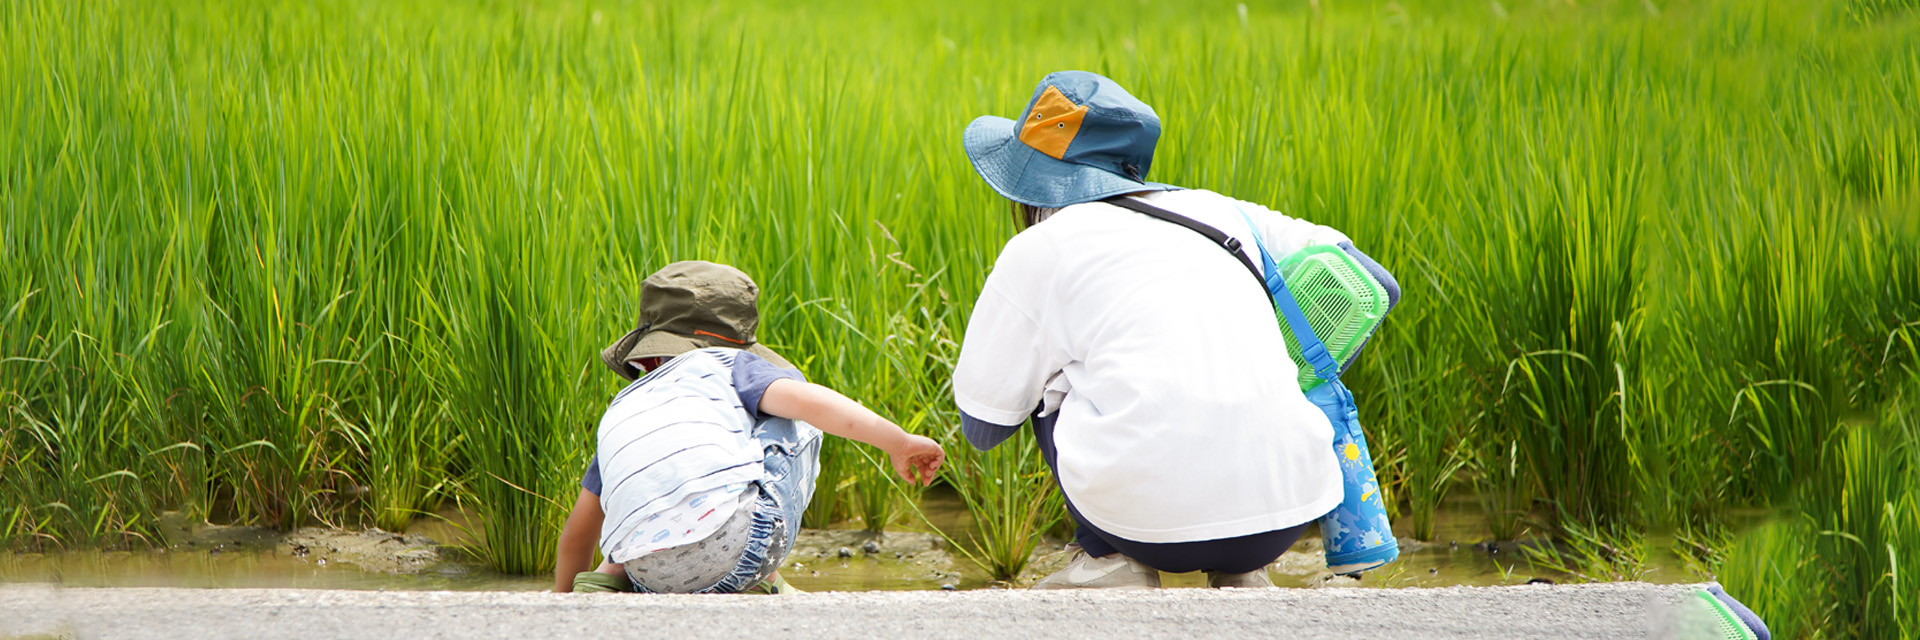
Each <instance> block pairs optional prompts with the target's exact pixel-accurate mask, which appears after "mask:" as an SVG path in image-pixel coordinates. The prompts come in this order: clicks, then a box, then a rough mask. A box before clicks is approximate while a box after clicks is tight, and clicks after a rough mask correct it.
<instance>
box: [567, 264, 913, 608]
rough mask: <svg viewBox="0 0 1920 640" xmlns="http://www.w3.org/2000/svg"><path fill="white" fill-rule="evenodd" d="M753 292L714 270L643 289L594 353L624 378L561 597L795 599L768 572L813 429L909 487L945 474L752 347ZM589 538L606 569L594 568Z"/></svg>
mask: <svg viewBox="0 0 1920 640" xmlns="http://www.w3.org/2000/svg"><path fill="white" fill-rule="evenodd" d="M757 295H758V287H756V286H755V285H754V284H753V281H752V280H751V279H749V278H747V275H746V274H745V273H741V272H740V271H739V270H738V269H734V268H732V267H728V266H725V265H719V264H714V263H711V262H698V261H689V262H676V263H673V264H670V265H667V266H666V267H665V268H662V269H661V270H660V271H658V272H655V273H654V274H653V275H651V276H648V277H647V279H646V281H645V282H644V283H642V288H641V294H640V328H638V329H635V330H634V331H632V332H630V333H628V334H627V335H626V336H624V337H622V338H621V339H620V340H619V341H617V342H615V343H614V344H613V345H612V346H610V347H608V348H607V349H606V351H604V352H602V353H601V359H602V360H604V361H605V362H606V363H607V366H608V367H611V368H612V369H613V370H614V372H615V373H618V374H620V376H621V377H623V378H626V379H629V380H634V382H633V383H632V384H629V385H628V386H627V387H626V388H625V389H622V390H621V391H620V392H619V394H617V395H615V396H614V398H613V400H612V402H610V403H609V404H608V406H607V412H606V414H605V415H604V416H603V417H602V418H601V421H600V428H599V432H598V437H597V442H596V445H597V447H598V448H597V453H596V454H595V456H594V460H593V462H592V463H591V464H590V465H589V466H588V467H587V471H586V474H585V477H584V478H583V479H582V480H581V482H580V495H579V498H578V499H577V500H576V502H575V503H574V507H573V512H572V513H571V514H569V515H568V517H567V523H566V526H565V528H564V529H562V531H561V533H560V543H559V547H558V549H557V550H556V552H555V556H556V558H555V568H554V590H555V591H561V592H566V591H637V592H643V593H736V592H741V591H747V590H750V589H759V590H765V591H770V592H774V593H785V592H791V591H792V590H793V589H792V587H791V586H788V585H787V584H786V583H785V581H783V580H781V579H780V577H779V573H778V571H777V570H778V569H779V567H780V563H781V561H782V560H784V559H785V558H786V555H787V553H788V552H789V551H791V550H792V549H793V543H794V539H795V538H796V536H798V534H799V529H800V514H801V513H803V512H805V511H806V508H807V503H808V501H809V500H811V499H812V497H813V482H814V478H815V477H816V476H817V475H818V468H817V462H818V458H819V455H820V438H821V435H820V432H821V431H825V432H826V433H828V434H832V435H836V436H840V437H844V438H851V439H854V440H858V441H860V442H864V443H867V444H870V445H873V446H876V447H879V448H880V449H881V450H882V451H885V452H886V453H887V455H888V456H889V457H890V458H891V461H892V463H893V466H894V469H895V471H896V472H898V473H899V474H900V476H901V477H903V478H906V479H907V480H908V481H910V482H916V483H921V484H925V483H929V482H931V481H932V480H933V477H934V475H935V474H936V473H938V472H939V470H940V465H941V464H942V463H943V462H944V461H945V452H943V451H941V449H940V445H938V444H935V443H934V442H933V441H932V440H929V439H927V438H925V437H921V436H916V435H912V434H908V433H906V432H905V431H902V430H901V429H900V427H899V426H898V425H895V424H894V423H892V422H890V421H888V420H887V419H886V418H882V417H880V416H879V415H878V414H875V413H874V412H873V411H871V410H868V409H867V408H865V407H863V406H861V405H859V404H858V403H856V402H854V401H852V400H850V399H848V398H847V397H846V396H843V395H840V394H839V393H836V392H834V391H833V390H831V389H828V388H826V387H823V386H820V385H817V384H812V383H809V382H807V381H806V380H805V378H803V377H802V376H801V375H800V372H799V371H796V370H794V368H793V366H792V365H791V364H788V363H787V361H786V360H785V359H783V358H781V357H780V356H779V355H777V354H775V353H773V351H772V350H769V349H767V348H766V347H765V346H763V345H760V344H759V343H757V342H756V341H755V340H754V330H755V328H756V327H757V325H758V324H759V312H758V310H757V309H756V308H755V306H754V305H755V299H756V297H757ZM636 378H638V379H637V380H635V379H636ZM816 427H817V429H816ZM596 542H597V543H598V545H599V549H600V551H601V552H602V554H603V555H604V556H605V561H604V562H603V563H601V564H600V566H599V567H598V568H597V569H592V570H589V566H588V565H589V563H590V562H591V561H592V558H593V551H594V546H595V543H596Z"/></svg>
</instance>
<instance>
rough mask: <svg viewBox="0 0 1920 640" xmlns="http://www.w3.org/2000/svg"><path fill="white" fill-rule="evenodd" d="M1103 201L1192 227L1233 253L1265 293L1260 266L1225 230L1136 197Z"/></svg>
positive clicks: (1265, 285) (1264, 280)
mask: <svg viewBox="0 0 1920 640" xmlns="http://www.w3.org/2000/svg"><path fill="white" fill-rule="evenodd" d="M1103 202H1106V203H1107V204H1110V205H1113V206H1116V207H1120V208H1123V209H1131V210H1134V211H1138V212H1140V213H1144V214H1147V215H1148V216H1151V217H1155V218H1159V219H1161V220H1165V221H1167V222H1171V223H1174V224H1177V225H1180V226H1182V227H1186V228H1188V229H1192V230H1193V232H1194V233H1198V234H1200V235H1203V236H1206V237H1207V239H1208V240H1212V241H1213V243H1214V244H1217V245H1220V248H1222V249H1226V250H1227V253H1231V254H1233V257H1234V259H1236V260H1239V261H1240V264H1241V266H1244V267H1246V268H1247V273H1250V274H1253V280H1254V282H1258V283H1260V292H1261V293H1266V291H1267V279H1266V278H1263V277H1261V276H1260V268H1259V267H1256V266H1253V260H1252V259H1249V258H1247V254H1246V252H1243V251H1241V250H1240V241H1239V240H1235V239H1233V236H1229V235H1227V234H1226V232H1223V231H1221V230H1219V229H1215V228H1213V227H1210V226H1207V225H1206V224H1204V223H1201V222H1200V221H1199V220H1195V219H1193V218H1189V217H1186V216H1183V215H1180V214H1178V213H1174V212H1172V211H1168V210H1166V209H1162V208H1160V207H1156V206H1153V205H1150V204H1147V203H1145V202H1142V201H1140V200H1138V199H1135V198H1129V197H1127V196H1114V197H1111V198H1107V199H1106V200H1104V201H1103Z"/></svg>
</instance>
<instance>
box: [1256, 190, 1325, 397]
mask: <svg viewBox="0 0 1920 640" xmlns="http://www.w3.org/2000/svg"><path fill="white" fill-rule="evenodd" d="M1235 210H1238V211H1240V218H1241V219H1242V220H1246V221H1247V228H1248V229H1250V230H1252V231H1253V244H1254V246H1256V247H1258V248H1259V249H1260V268H1261V270H1262V271H1264V272H1265V273H1266V276H1265V278H1264V280H1265V281H1266V284H1267V295H1270V296H1273V306H1274V307H1275V308H1277V309H1279V310H1280V314H1281V315H1283V316H1286V318H1287V325H1288V326H1291V327H1293V337H1294V338H1295V339H1298V340H1299V341H1300V351H1301V354H1300V355H1301V357H1302V358H1304V359H1305V360H1306V361H1307V365H1308V366H1311V367H1313V373H1314V375H1317V376H1320V379H1321V380H1339V379H1340V363H1338V362H1335V361H1334V360H1333V354H1330V353H1327V347H1326V345H1324V344H1322V343H1321V342H1320V336H1319V335H1318V334H1315V333H1314V332H1313V325H1310V324H1307V314H1306V312H1303V311H1301V310H1300V303H1299V302H1297V301H1295V300H1294V299H1293V291H1292V290H1290V289H1288V288H1287V280H1286V278H1282V277H1280V267H1279V265H1276V264H1274V262H1273V254H1270V253H1267V243H1266V242H1265V241H1263V240H1261V239H1260V227H1257V226H1254V224H1253V218H1252V217H1249V216H1248V215H1247V212H1246V210H1244V209H1240V208H1239V207H1235Z"/></svg>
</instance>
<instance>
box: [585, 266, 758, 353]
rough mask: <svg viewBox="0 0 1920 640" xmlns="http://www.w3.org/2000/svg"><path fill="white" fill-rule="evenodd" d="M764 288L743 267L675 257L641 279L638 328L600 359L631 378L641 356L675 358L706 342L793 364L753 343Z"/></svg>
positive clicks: (607, 349) (606, 351)
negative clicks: (736, 267)
mask: <svg viewBox="0 0 1920 640" xmlns="http://www.w3.org/2000/svg"><path fill="white" fill-rule="evenodd" d="M759 296H760V287H759V286H757V285H755V284H753V279H752V278H748V277H747V274H745V273H743V272H741V271H740V270H739V269H735V268H733V267H729V266H727V265H724V264H715V263H712V262H705V261H701V260H687V261H684V262H675V263H673V264H669V265H667V266H665V267H661V268H660V270H659V271H655V272H653V275H650V276H647V279H646V280H643V281H641V283H640V322H639V328H637V329H634V330H633V331H629V332H627V335H624V336H621V337H620V339H619V340H615V341H614V343H613V344H611V345H608V346H607V348H606V349H605V350H603V351H601V352H600V360H601V361H602V362H605V363H606V364H607V368H609V369H613V372H614V373H617V374H620V377H622V378H626V379H628V380H633V379H635V378H637V377H639V375H640V370H639V369H638V368H635V367H634V366H633V365H632V364H629V363H628V361H629V360H634V359H638V358H656V357H658V358H672V357H674V356H677V355H680V354H682V353H686V352H688V351H693V350H695V349H705V348H708V347H727V348H731V349H744V350H746V351H747V352H749V353H752V354H754V355H757V356H760V357H761V358H763V359H765V360H766V361H767V362H770V363H773V365H774V366H776V367H781V368H785V369H792V368H793V365H792V364H791V363H788V362H787V359H786V358H782V357H780V355H779V354H777V353H774V352H773V350H771V349H768V348H767V347H766V346H765V345H762V344H760V343H758V342H755V341H754V339H753V332H754V329H756V328H758V327H759V325H760V310H759V309H758V308H756V307H755V306H754V303H755V301H756V300H757V299H758V298H759Z"/></svg>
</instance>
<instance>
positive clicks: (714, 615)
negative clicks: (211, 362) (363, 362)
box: [0, 583, 1697, 640]
mask: <svg viewBox="0 0 1920 640" xmlns="http://www.w3.org/2000/svg"><path fill="white" fill-rule="evenodd" d="M1694 588H1697V586H1695V585H1651V584H1644V583H1612V584H1592V585H1551V586H1550V585H1537V586H1520V587H1448V588H1441V589H1390V590H1384V589H1310V590H1301V589H1262V590H1223V591H1215V590H1208V589H1166V590H1158V591H1085V592H1058V591H1053V592H1039V591H992V590H989V591H958V592H947V591H913V592H864V593H812V594H804V595H795V596H786V597H777V596H749V595H739V596H634V595H579V594H554V593H537V592H531V593H528V592H445V591H439V592H432V591H428V592H393V591H387V592H382V591H309V590H292V589H56V588H50V587H46V586H23V585H12V586H5V587H0V635H15V636H20V635H40V634H51V635H54V636H56V637H60V636H66V637H76V636H77V637H80V638H246V639H249V640H252V639H257V638H355V639H371V638H402V639H406V640H420V639H426V638H569V639H572V640H580V639H584V638H593V639H600V638H616V637H646V638H725V639H728V640H740V639H743V638H913V639H915V640H926V639H935V638H955V639H962V640H995V639H1012V640H1026V639H1029V638H1095V639H1099V640H1114V639H1117V638H1191V637H1246V638H1275V637H1305V636H1307V635H1308V634H1312V635H1313V636H1317V637H1330V638H1331V637H1343V638H1352V639H1355V640H1385V639H1388V638H1646V637H1671V632H1670V631H1668V629H1670V628H1671V625H1670V619H1671V617H1672V614H1673V607H1672V605H1673V603H1675V602H1677V601H1679V600H1680V599H1681V598H1682V597H1683V596H1685V595H1686V594H1687V593H1688V592H1689V591H1691V590H1692V589H1694ZM1333 634H1338V635H1333Z"/></svg>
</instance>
